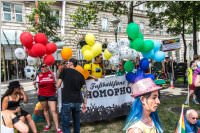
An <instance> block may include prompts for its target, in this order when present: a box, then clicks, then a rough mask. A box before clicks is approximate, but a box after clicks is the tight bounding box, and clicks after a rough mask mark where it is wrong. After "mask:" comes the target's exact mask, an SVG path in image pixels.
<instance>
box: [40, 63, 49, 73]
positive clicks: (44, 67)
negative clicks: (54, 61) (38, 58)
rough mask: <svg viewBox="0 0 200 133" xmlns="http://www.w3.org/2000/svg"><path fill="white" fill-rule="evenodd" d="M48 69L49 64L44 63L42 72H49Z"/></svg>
mask: <svg viewBox="0 0 200 133" xmlns="http://www.w3.org/2000/svg"><path fill="white" fill-rule="evenodd" d="M47 71H48V66H47V65H45V64H43V65H42V67H41V72H47Z"/></svg>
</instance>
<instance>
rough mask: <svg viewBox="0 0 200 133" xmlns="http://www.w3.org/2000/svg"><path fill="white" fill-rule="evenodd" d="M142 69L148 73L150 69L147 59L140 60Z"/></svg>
mask: <svg viewBox="0 0 200 133" xmlns="http://www.w3.org/2000/svg"><path fill="white" fill-rule="evenodd" d="M140 68H141V70H143V71H146V70H148V69H149V61H148V59H147V58H143V59H142V60H140Z"/></svg>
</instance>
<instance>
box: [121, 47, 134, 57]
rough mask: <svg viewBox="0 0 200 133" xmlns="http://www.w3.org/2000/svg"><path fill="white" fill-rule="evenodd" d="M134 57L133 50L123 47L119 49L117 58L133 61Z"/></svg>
mask: <svg viewBox="0 0 200 133" xmlns="http://www.w3.org/2000/svg"><path fill="white" fill-rule="evenodd" d="M135 57H136V53H135V50H133V49H131V48H129V47H127V46H124V47H120V49H119V58H120V59H135Z"/></svg>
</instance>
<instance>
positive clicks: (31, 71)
mask: <svg viewBox="0 0 200 133" xmlns="http://www.w3.org/2000/svg"><path fill="white" fill-rule="evenodd" d="M24 73H25V76H26V78H28V79H32V80H33V79H34V78H35V76H36V69H35V68H34V67H33V66H26V67H25V68H24Z"/></svg>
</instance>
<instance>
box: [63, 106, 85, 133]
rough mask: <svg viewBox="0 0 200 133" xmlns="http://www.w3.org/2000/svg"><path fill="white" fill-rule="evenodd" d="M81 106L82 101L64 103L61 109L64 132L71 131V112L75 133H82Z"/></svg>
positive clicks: (68, 132)
mask: <svg viewBox="0 0 200 133" xmlns="http://www.w3.org/2000/svg"><path fill="white" fill-rule="evenodd" d="M80 107H81V103H63V104H62V109H61V121H62V130H63V133H70V120H71V114H72V119H73V127H74V133H80Z"/></svg>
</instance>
